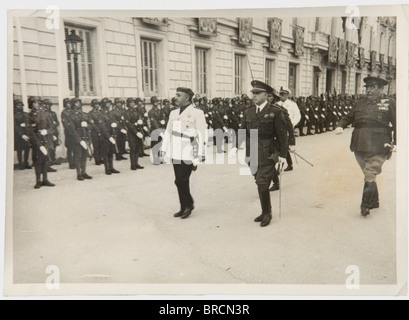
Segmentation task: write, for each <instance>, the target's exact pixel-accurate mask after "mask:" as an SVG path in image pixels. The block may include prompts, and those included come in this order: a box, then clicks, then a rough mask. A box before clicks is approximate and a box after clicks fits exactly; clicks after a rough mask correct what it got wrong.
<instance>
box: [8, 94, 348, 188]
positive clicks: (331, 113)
mask: <svg viewBox="0 0 409 320" xmlns="http://www.w3.org/2000/svg"><path fill="white" fill-rule="evenodd" d="M293 100H294V101H295V102H296V104H297V106H298V108H299V111H300V114H301V120H300V121H299V123H298V125H296V127H298V128H299V131H300V136H304V135H305V134H304V128H305V127H307V135H311V134H314V133H313V132H312V128H313V127H314V129H315V130H314V131H315V133H323V132H326V131H331V129H334V128H335V125H336V123H337V122H338V121H339V119H340V118H342V117H343V116H345V115H346V114H348V112H349V111H350V109H351V108H352V105H353V103H354V100H355V97H354V96H347V95H338V96H329V95H321V97H314V96H310V97H308V98H304V97H299V98H295V99H293ZM150 102H151V105H152V108H151V110H150V111H149V112H147V109H146V106H145V102H144V100H143V99H141V98H128V99H127V100H126V101H124V100H123V99H120V98H115V99H114V101H113V102H112V101H111V100H110V99H108V98H104V99H102V100H101V101H99V100H97V99H94V100H92V101H91V108H92V110H91V111H90V112H88V113H85V112H84V110H83V105H82V101H81V100H80V99H77V98H76V99H68V98H67V99H64V101H63V105H64V110H63V112H62V114H61V120H62V125H63V129H64V136H65V147H66V148H67V161H68V163H69V167H70V169H76V170H77V179H78V180H80V181H83V180H86V179H91V177H90V176H89V175H88V174H87V172H86V159H87V157H90V158H93V159H94V161H95V164H96V165H102V164H103V165H104V166H105V173H106V174H107V175H111V174H117V173H119V171H117V170H116V169H115V168H114V162H113V160H114V157H115V158H116V160H126V158H124V154H126V153H129V156H130V164H131V170H137V169H143V167H142V166H140V165H139V158H140V157H143V156H148V155H147V154H146V153H145V151H144V141H146V139H147V138H149V137H150V135H151V133H152V132H153V131H154V130H157V129H161V130H164V129H165V128H166V125H167V122H168V119H169V114H170V112H171V111H172V110H173V109H174V108H175V107H174V103H173V101H170V100H167V99H164V100H160V99H158V98H157V97H152V98H151V100H150ZM171 102H172V103H171ZM193 103H194V104H195V105H196V107H197V108H199V109H201V110H203V111H204V114H205V117H206V121H207V124H208V128H209V129H213V130H217V129H220V130H223V131H224V132H226V133H227V132H228V131H229V130H234V131H235V132H237V130H238V129H240V122H241V119H242V118H243V114H244V111H245V110H246V109H248V108H250V107H252V106H253V101H252V100H251V99H250V98H249V97H248V96H247V95H245V94H243V95H242V96H241V97H236V98H232V99H229V98H213V99H208V98H207V97H206V96H203V97H200V96H196V97H195V98H194V99H193ZM14 106H15V110H14V111H15V123H14V125H15V150H16V151H17V156H18V161H19V168H20V169H29V168H31V166H30V165H29V163H28V158H29V151H30V146H31V148H32V159H33V164H34V166H35V169H36V180H37V182H36V188H39V187H41V186H42V185H53V184H52V183H50V182H49V181H48V179H47V173H48V172H55V171H56V170H55V169H53V168H52V167H51V165H54V164H59V162H58V160H57V159H56V148H57V147H58V146H59V145H60V144H61V141H60V138H59V137H60V134H59V130H60V123H59V121H58V117H57V114H56V113H55V112H53V111H52V110H51V106H52V103H51V102H50V101H49V100H47V99H46V100H41V99H40V98H39V97H30V99H29V101H28V107H29V109H30V110H31V111H30V113H29V114H26V113H25V112H24V110H23V106H24V104H23V103H22V101H19V100H16V101H15V103H14ZM324 128H325V131H324ZM160 139H161V138H159V140H158V141H152V143H151V147H152V148H153V147H154V146H155V145H156V144H157V143H159V142H160ZM126 141H128V145H129V149H130V150H129V152H128V151H127V150H126V147H125V146H126ZM215 142H216V146H217V152H218V153H222V152H225V151H224V149H223V145H222V143H223V142H222V141H218V140H216V141H215ZM153 163H154V164H155V165H158V164H160V163H161V160H160V158H159V155H153ZM40 172H41V174H43V180H41V179H40Z"/></svg>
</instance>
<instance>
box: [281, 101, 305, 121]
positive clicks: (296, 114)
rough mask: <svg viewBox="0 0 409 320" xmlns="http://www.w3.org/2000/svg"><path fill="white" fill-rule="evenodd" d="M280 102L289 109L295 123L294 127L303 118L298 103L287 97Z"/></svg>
mask: <svg viewBox="0 0 409 320" xmlns="http://www.w3.org/2000/svg"><path fill="white" fill-rule="evenodd" d="M278 104H279V105H280V106H283V107H284V108H285V109H286V110H287V111H288V114H289V115H290V119H291V123H292V124H293V127H295V126H296V125H297V124H298V123H299V122H300V120H301V113H300V109H299V108H298V105H297V104H296V103H295V102H294V101H292V100H290V99H287V100H286V101H285V102H282V101H280V102H278Z"/></svg>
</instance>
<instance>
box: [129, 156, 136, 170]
mask: <svg viewBox="0 0 409 320" xmlns="http://www.w3.org/2000/svg"><path fill="white" fill-rule="evenodd" d="M130 158H131V170H133V171H135V170H136V169H137V168H136V164H135V154H130Z"/></svg>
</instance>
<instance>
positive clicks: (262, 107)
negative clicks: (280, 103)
mask: <svg viewBox="0 0 409 320" xmlns="http://www.w3.org/2000/svg"><path fill="white" fill-rule="evenodd" d="M267 103H268V101H265V102H264V103H263V104H262V105H260V106H257V109H258V110H260V112H261V111H263V109H264V107H265V106H266V105H267Z"/></svg>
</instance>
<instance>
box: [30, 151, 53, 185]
mask: <svg viewBox="0 0 409 320" xmlns="http://www.w3.org/2000/svg"><path fill="white" fill-rule="evenodd" d="M47 150H48V148H47ZM32 153H33V155H32V156H33V163H34V169H35V175H36V180H37V182H39V181H41V175H43V181H47V180H48V166H49V164H50V159H49V157H48V155H47V156H46V155H44V154H43V153H42V152H41V150H40V148H33V149H32Z"/></svg>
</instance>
